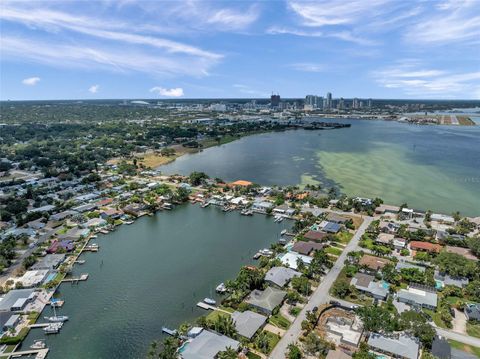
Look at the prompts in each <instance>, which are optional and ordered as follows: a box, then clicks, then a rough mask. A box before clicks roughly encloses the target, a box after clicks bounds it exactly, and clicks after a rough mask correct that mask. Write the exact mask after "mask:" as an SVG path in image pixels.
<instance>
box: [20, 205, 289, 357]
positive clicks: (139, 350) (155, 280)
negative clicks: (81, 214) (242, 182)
mask: <svg viewBox="0 0 480 359" xmlns="http://www.w3.org/2000/svg"><path fill="white" fill-rule="evenodd" d="M289 228H290V224H289V221H283V222H281V223H276V222H274V221H273V219H272V218H267V217H266V216H263V215H254V216H251V217H249V216H242V215H240V214H239V213H238V212H228V213H224V212H222V211H221V210H220V209H218V208H215V207H208V208H200V207H198V206H195V205H184V206H180V207H177V208H176V209H174V210H172V211H163V212H160V213H157V215H155V216H152V217H149V216H146V217H143V218H140V219H138V220H137V221H136V222H135V223H134V224H132V225H130V226H126V225H124V226H121V227H119V228H118V229H117V230H115V231H114V232H112V233H109V234H108V235H99V236H98V238H97V239H96V240H95V242H96V243H98V244H99V246H100V250H99V252H98V253H85V254H84V255H82V259H85V260H86V263H85V264H83V265H76V266H75V268H74V271H73V273H72V274H73V275H79V274H80V273H89V278H88V280H87V281H85V282H81V283H79V284H78V285H72V284H67V283H65V284H62V285H61V286H60V289H59V291H58V293H57V296H58V297H59V298H60V299H63V300H65V304H64V305H63V307H62V308H61V309H59V310H58V314H60V315H68V316H69V317H70V320H69V321H68V322H67V323H66V324H65V325H64V327H63V328H62V330H61V332H60V334H58V335H51V336H47V337H46V344H47V347H48V348H50V349H51V351H50V353H49V354H48V358H49V359H64V358H69V359H70V358H73V359H76V358H88V359H90V358H95V359H100V358H115V359H117V358H129V359H130V358H144V357H145V355H146V353H147V349H148V346H149V344H150V343H151V342H152V341H153V340H156V339H161V338H163V337H164V334H162V333H161V328H162V326H166V327H169V328H176V327H178V326H179V325H180V324H181V323H182V322H184V321H193V320H194V319H195V318H197V317H198V316H200V315H202V314H203V315H205V314H207V312H206V311H204V310H202V309H199V308H197V307H196V303H197V302H199V301H201V300H202V299H203V298H205V297H212V298H214V299H219V297H218V296H216V294H215V287H216V286H217V285H218V284H219V283H220V282H224V281H225V280H227V279H231V278H234V277H235V276H236V274H237V273H238V271H239V270H240V268H241V266H242V265H246V264H251V263H254V261H253V259H252V257H253V255H254V254H255V253H256V252H257V251H258V250H259V249H262V248H265V247H269V246H270V244H271V243H274V242H276V241H277V240H278V237H279V234H280V232H281V231H282V230H283V229H289ZM50 313H51V308H50V307H49V306H48V307H47V308H45V310H44V312H43V313H42V315H41V318H43V316H46V315H50ZM43 337H44V336H43V332H42V330H41V329H33V330H32V331H31V332H30V333H29V335H28V337H27V339H26V341H25V343H24V345H23V348H24V349H25V348H28V346H29V345H31V344H32V343H33V341H34V340H35V339H40V338H43Z"/></svg>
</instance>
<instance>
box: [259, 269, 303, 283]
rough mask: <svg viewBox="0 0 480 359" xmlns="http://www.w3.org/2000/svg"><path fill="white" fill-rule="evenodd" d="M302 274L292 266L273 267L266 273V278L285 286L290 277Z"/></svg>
mask: <svg viewBox="0 0 480 359" xmlns="http://www.w3.org/2000/svg"><path fill="white" fill-rule="evenodd" d="M295 276H297V277H298V276H300V273H299V272H297V271H296V270H293V269H291V268H285V267H273V268H271V269H270V270H269V271H268V272H267V273H266V274H265V280H266V281H269V282H271V283H274V284H276V285H278V286H279V287H283V286H284V285H285V284H287V283H288V281H289V280H290V279H292V278H293V277H295Z"/></svg>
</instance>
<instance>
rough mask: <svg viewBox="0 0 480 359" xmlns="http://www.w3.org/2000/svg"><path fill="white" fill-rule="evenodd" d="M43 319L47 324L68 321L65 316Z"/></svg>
mask: <svg viewBox="0 0 480 359" xmlns="http://www.w3.org/2000/svg"><path fill="white" fill-rule="evenodd" d="M53 308H55V307H53ZM44 318H45V320H48V321H49V322H53V323H58V322H66V321H67V320H68V317H67V316H66V315H54V316H51V317H44Z"/></svg>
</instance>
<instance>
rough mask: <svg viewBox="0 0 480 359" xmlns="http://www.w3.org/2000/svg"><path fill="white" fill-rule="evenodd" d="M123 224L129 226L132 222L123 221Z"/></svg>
mask: <svg viewBox="0 0 480 359" xmlns="http://www.w3.org/2000/svg"><path fill="white" fill-rule="evenodd" d="M123 223H125V224H128V225H130V224H133V221H125V222H123Z"/></svg>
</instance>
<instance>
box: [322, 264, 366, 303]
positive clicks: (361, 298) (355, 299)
mask: <svg viewBox="0 0 480 359" xmlns="http://www.w3.org/2000/svg"><path fill="white" fill-rule="evenodd" d="M339 281H340V282H347V283H349V284H350V281H351V278H349V277H347V267H343V268H342V270H341V271H340V273H339V274H338V277H337V279H336V280H335V283H336V282H339ZM335 283H334V285H335ZM332 288H333V285H332ZM330 294H331V295H332V296H333V297H335V295H334V294H333V293H332V291H331V289H330ZM340 299H345V300H347V301H349V302H352V303H355V304H358V305H371V304H372V303H373V298H371V297H369V296H367V295H364V294H358V295H355V294H354V295H353V296H352V295H349V296H347V297H345V298H340Z"/></svg>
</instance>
